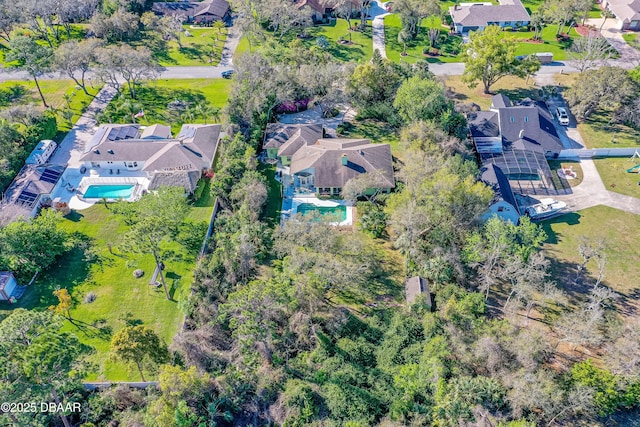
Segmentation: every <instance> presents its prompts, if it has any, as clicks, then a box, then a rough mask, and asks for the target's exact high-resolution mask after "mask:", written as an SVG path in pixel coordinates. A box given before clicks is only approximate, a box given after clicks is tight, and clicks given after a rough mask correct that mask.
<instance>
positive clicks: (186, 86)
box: [100, 79, 231, 133]
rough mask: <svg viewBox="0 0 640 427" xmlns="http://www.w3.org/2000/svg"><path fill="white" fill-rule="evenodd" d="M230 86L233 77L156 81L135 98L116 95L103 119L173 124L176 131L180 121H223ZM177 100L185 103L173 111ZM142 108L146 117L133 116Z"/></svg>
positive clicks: (105, 120)
mask: <svg viewBox="0 0 640 427" xmlns="http://www.w3.org/2000/svg"><path fill="white" fill-rule="evenodd" d="M230 89H231V80H227V79H185V80H167V79H164V80H155V81H151V82H148V83H146V84H145V85H144V86H143V87H141V88H140V89H139V90H138V97H137V98H138V99H136V100H131V99H129V98H128V97H127V96H122V98H120V96H118V97H116V98H115V99H114V100H113V101H112V102H111V103H110V104H109V106H108V107H107V108H106V109H105V111H104V113H103V114H102V115H101V117H100V121H101V122H102V123H131V122H137V123H140V124H142V125H145V126H146V125H152V124H155V123H161V124H166V125H170V126H171V129H172V131H173V132H174V133H176V132H177V131H178V130H179V129H180V127H181V123H205V122H206V123H220V122H221V121H222V113H221V111H222V108H223V107H224V106H225V105H226V104H227V101H228V99H229V90H230ZM175 101H179V102H181V103H183V104H181V105H179V106H178V107H179V108H177V109H174V110H171V109H170V108H169V104H170V103H172V102H175ZM203 107H207V108H206V109H203ZM140 110H143V111H144V116H143V117H141V118H138V119H136V118H134V117H133V115H135V114H136V113H138V112H139V111H140ZM216 110H217V111H216Z"/></svg>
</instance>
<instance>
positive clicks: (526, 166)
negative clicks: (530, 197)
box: [481, 149, 557, 195]
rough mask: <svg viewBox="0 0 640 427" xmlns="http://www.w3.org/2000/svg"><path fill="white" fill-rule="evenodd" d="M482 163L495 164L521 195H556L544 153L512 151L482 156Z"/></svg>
mask: <svg viewBox="0 0 640 427" xmlns="http://www.w3.org/2000/svg"><path fill="white" fill-rule="evenodd" d="M481 159H482V163H483V164H484V165H488V164H490V163H493V164H495V165H496V166H498V167H499V168H500V169H502V172H504V174H505V175H506V176H507V177H508V178H509V183H510V185H511V187H512V189H513V191H514V192H516V193H520V194H547V195H550V194H556V193H557V192H556V188H555V186H554V185H553V180H552V176H551V168H550V167H549V163H548V162H547V158H546V157H545V156H544V154H543V153H540V152H537V151H531V150H518V149H511V150H505V151H503V152H502V153H492V154H489V153H487V154H482V156H481Z"/></svg>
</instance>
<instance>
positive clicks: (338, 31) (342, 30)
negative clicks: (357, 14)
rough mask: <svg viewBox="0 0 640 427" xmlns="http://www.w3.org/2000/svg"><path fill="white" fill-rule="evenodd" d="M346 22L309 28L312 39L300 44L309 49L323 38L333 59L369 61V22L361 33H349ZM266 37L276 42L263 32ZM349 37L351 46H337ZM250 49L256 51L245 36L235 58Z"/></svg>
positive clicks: (270, 35)
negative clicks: (327, 43)
mask: <svg viewBox="0 0 640 427" xmlns="http://www.w3.org/2000/svg"><path fill="white" fill-rule="evenodd" d="M359 24H360V20H359V19H352V20H351V25H352V26H356V25H359ZM348 27H349V26H348V24H347V21H346V20H344V19H335V20H333V21H332V22H331V24H327V25H317V26H313V27H311V28H309V29H308V30H307V33H308V34H310V35H312V36H313V37H312V38H309V39H305V40H302V43H303V44H304V45H305V46H307V47H308V48H311V47H313V46H317V40H318V37H320V36H324V37H325V38H326V39H327V41H328V42H329V47H328V48H327V52H329V53H330V54H331V55H332V56H333V57H334V58H336V59H337V60H340V61H356V62H364V61H368V60H369V59H371V55H373V41H372V38H371V21H368V23H367V28H366V29H365V30H364V31H363V32H361V31H349V30H348ZM265 34H266V35H267V37H269V38H272V39H273V40H274V41H277V38H276V37H274V36H273V35H272V33H271V32H269V31H265ZM349 35H351V42H352V44H349V45H345V44H339V43H338V41H339V40H341V39H343V40H349ZM294 39H295V37H294V36H293V35H290V36H288V37H284V38H283V39H282V41H281V43H284V44H288V43H290V42H291V41H293V40H294ZM252 49H256V46H255V44H254V45H251V44H250V43H249V40H248V39H247V37H246V36H243V37H242V38H241V39H240V43H239V44H238V48H237V49H236V57H238V56H240V55H242V54H243V53H245V52H249V51H251V50H252Z"/></svg>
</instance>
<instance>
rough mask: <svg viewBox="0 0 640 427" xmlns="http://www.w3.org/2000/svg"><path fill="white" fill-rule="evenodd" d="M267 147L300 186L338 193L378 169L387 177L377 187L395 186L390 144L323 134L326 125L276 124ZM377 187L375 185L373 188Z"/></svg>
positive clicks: (266, 139) (301, 188)
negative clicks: (360, 176) (362, 175)
mask: <svg viewBox="0 0 640 427" xmlns="http://www.w3.org/2000/svg"><path fill="white" fill-rule="evenodd" d="M266 135H267V137H266V138H265V141H264V144H263V148H264V149H265V151H266V152H267V157H268V158H271V159H277V160H278V162H279V163H280V164H281V165H282V166H283V169H284V171H285V174H286V175H288V176H290V177H291V179H292V180H291V183H292V184H293V185H294V186H295V187H296V188H297V189H300V190H303V191H304V190H306V191H307V192H314V193H318V194H325V195H337V194H340V193H341V192H342V188H343V187H344V185H345V184H346V182H347V181H349V180H350V179H351V178H354V177H356V176H358V175H360V174H363V173H373V172H375V171H378V172H379V173H381V176H382V177H383V179H382V181H384V182H383V183H382V185H381V186H380V187H379V188H376V189H375V190H377V191H384V192H389V191H390V190H391V189H392V188H394V187H395V181H394V177H393V160H392V157H391V147H390V146H389V144H372V143H371V141H370V140H368V139H343V138H323V131H322V126H321V125H317V124H309V125H283V124H279V123H276V124H272V125H270V126H269V127H268V129H267V134H266ZM372 190H373V189H372Z"/></svg>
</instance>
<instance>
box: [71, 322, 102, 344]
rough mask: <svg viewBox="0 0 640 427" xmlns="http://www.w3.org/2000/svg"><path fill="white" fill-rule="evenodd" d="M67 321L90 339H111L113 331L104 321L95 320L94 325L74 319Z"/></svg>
mask: <svg viewBox="0 0 640 427" xmlns="http://www.w3.org/2000/svg"><path fill="white" fill-rule="evenodd" d="M67 320H68V321H69V323H71V324H72V325H73V326H75V328H76V329H77V330H78V331H80V332H82V333H83V334H84V335H85V336H86V337H88V338H98V339H100V340H102V341H109V340H110V339H111V335H112V333H113V330H112V328H111V326H109V325H107V324H106V321H105V320H104V319H98V320H95V321H94V322H93V324H92V323H87V322H84V321H82V320H78V319H73V318H71V319H67Z"/></svg>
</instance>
